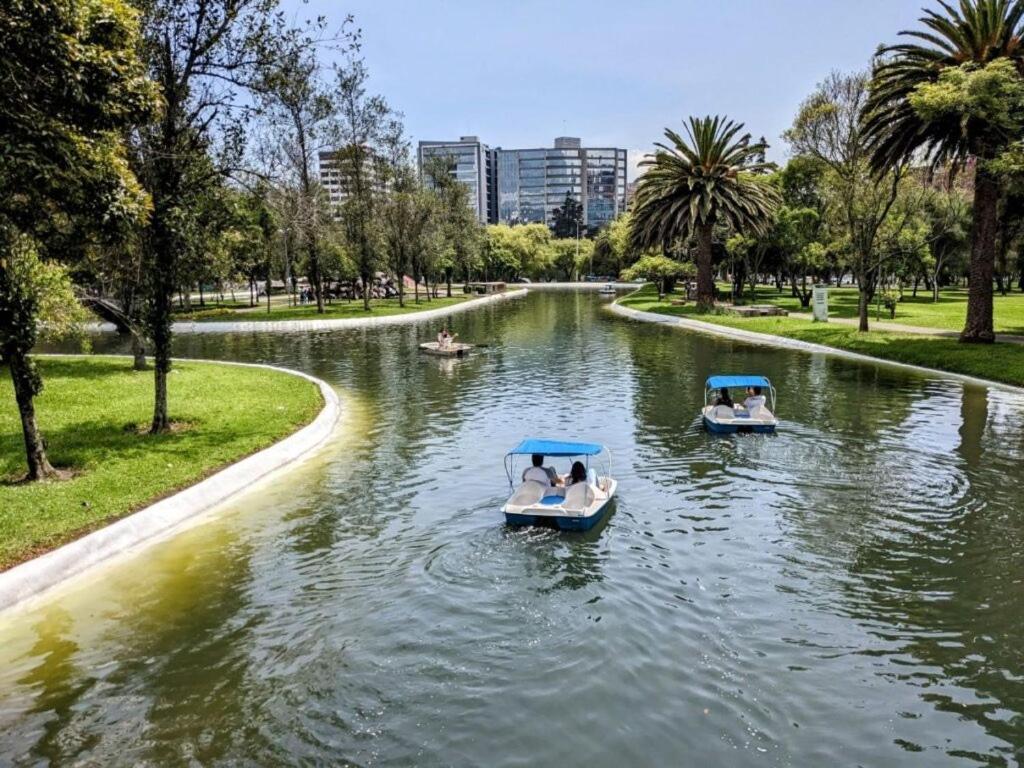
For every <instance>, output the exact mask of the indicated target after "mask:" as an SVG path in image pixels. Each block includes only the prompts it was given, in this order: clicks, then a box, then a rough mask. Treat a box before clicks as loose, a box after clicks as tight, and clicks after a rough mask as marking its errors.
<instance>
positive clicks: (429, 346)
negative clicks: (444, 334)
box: [420, 341, 473, 357]
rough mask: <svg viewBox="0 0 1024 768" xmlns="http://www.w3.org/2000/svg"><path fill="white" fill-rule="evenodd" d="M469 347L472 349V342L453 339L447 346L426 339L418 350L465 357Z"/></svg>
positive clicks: (438, 354) (440, 355)
mask: <svg viewBox="0 0 1024 768" xmlns="http://www.w3.org/2000/svg"><path fill="white" fill-rule="evenodd" d="M471 349H473V345H472V344H463V343H462V342H458V341H453V342H452V343H451V344H448V345H447V346H441V345H440V344H439V343H438V342H436V341H426V342H424V343H423V344H420V352H425V353H426V354H428V355H436V356H437V357H465V356H466V355H467V354H469V351H470V350H471Z"/></svg>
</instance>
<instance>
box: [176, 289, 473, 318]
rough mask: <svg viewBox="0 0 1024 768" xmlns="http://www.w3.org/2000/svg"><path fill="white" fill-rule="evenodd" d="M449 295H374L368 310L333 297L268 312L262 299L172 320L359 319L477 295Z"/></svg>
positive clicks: (275, 305)
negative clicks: (259, 302) (402, 303)
mask: <svg viewBox="0 0 1024 768" xmlns="http://www.w3.org/2000/svg"><path fill="white" fill-rule="evenodd" d="M452 290H453V294H452V297H451V298H450V299H449V298H447V297H444V296H442V297H440V298H437V299H432V300H430V301H427V300H426V298H420V303H419V304H417V303H416V302H415V300H414V299H413V297H412V296H408V297H406V300H405V306H404V307H400V306H399V305H398V299H373V300H371V301H370V311H369V312H367V311H366V310H365V309H363V302H362V301H345V300H337V299H336V300H334V301H333V302H332V303H330V304H327V305H325V306H324V313H323V314H322V315H321V314H317V311H316V304H302V305H299V306H297V307H296V306H292V305H290V304H289V303H287V302H274V303H272V304H271V305H270V312H267V305H266V304H265V303H264V304H263V305H262V306H259V307H248V306H245V307H241V308H239V307H211V308H209V309H196V308H194V309H193V311H192V312H189V313H175V315H174V319H175V320H194V321H196V322H200V323H202V322H239V323H248V322H256V323H259V322H268V321H269V322H279V321H281V320H340V319H357V318H358V319H362V318H366V317H388V316H390V315H407V314H411V313H413V312H423V311H425V310H428V309H443V308H445V307H450V306H452V305H454V304H461V303H462V302H464V301H468V300H469V299H472V298H477V297H476V296H473V295H469V294H464V293H462V292H461V290H460V292H459V293H454V290H455V289H454V288H453V289H452Z"/></svg>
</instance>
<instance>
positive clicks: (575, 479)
mask: <svg viewBox="0 0 1024 768" xmlns="http://www.w3.org/2000/svg"><path fill="white" fill-rule="evenodd" d="M585 482H587V468H586V467H585V466H583V462H582V461H574V462H573V463H572V469H570V470H569V477H568V479H567V480H566V481H565V486H566V488H568V487H569V486H572V485H576V483H585Z"/></svg>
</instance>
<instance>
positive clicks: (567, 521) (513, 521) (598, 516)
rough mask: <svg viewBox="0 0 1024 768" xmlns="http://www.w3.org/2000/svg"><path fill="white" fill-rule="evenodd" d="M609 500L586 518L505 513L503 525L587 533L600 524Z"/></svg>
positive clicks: (606, 511)
mask: <svg viewBox="0 0 1024 768" xmlns="http://www.w3.org/2000/svg"><path fill="white" fill-rule="evenodd" d="M610 502H611V499H608V500H607V501H606V502H605V503H604V504H603V505H601V508H600V509H598V510H597V511H596V512H595V513H594V514H592V515H589V516H588V517H568V516H564V515H530V514H523V513H518V512H506V513H505V523H506V524H508V525H514V526H528V525H547V526H554V527H557V528H558V529H559V530H560V531H589V530H590V529H591V528H593V527H594V526H595V525H597V524H598V523H600V522H601V521H602V520H603V519H604V517H605V515H607V514H608V508H609V507H610V506H611V504H610Z"/></svg>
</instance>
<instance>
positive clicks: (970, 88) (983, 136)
mask: <svg viewBox="0 0 1024 768" xmlns="http://www.w3.org/2000/svg"><path fill="white" fill-rule="evenodd" d="M942 8H943V11H944V12H943V13H940V12H938V11H931V10H926V11H925V14H926V15H925V16H924V17H923V18H922V19H921V23H922V24H924V26H925V27H926V28H927V29H926V30H913V31H908V32H904V33H902V34H903V35H904V36H907V37H910V38H913V39H915V40H916V41H920V42H919V43H918V42H907V43H903V44H900V45H892V46H888V47H885V48H882V49H881V51H880V52H879V55H878V57H877V59H876V62H875V66H874V71H873V72H872V78H871V98H870V99H869V100H868V103H867V104H866V108H865V133H866V137H867V140H868V142H869V145H870V151H871V164H872V167H873V168H874V169H875V171H876V172H877V173H882V172H885V171H886V169H888V168H891V167H892V166H894V165H898V164H900V163H902V162H905V161H906V160H907V159H908V158H911V157H913V156H914V155H915V154H916V153H918V152H923V153H924V154H925V155H926V156H927V157H929V158H930V159H931V161H932V163H933V164H942V163H948V162H963V161H965V160H967V159H968V158H972V157H973V158H974V159H975V160H976V161H977V162H976V167H975V180H974V209H973V213H972V218H973V220H972V226H971V261H970V287H969V293H968V300H967V317H966V321H965V324H964V329H963V332H962V333H961V335H960V340H961V341H964V342H969V343H991V342H992V341H994V340H995V331H994V328H993V294H992V278H993V271H994V263H995V255H996V240H997V237H998V231H999V198H1000V195H1001V184H1000V179H999V175H998V173H997V172H996V170H995V169H994V168H993V163H994V161H996V160H997V159H998V158H999V156H1000V155H1001V154H1002V153H1003V152H1005V151H1007V150H1008V149H1010V148H1011V147H1012V145H1013V144H1014V143H1015V142H1018V141H1020V139H1021V138H1022V137H1021V128H1022V120H1024V115H1022V107H1024V102H1022V98H1024V82H1022V78H1024V46H1022V45H1021V37H1022V35H1024V23H1022V21H1024V0H960V2H959V8H958V9H957V8H954V7H953V6H952V5H951V4H949V3H943V4H942Z"/></svg>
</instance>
